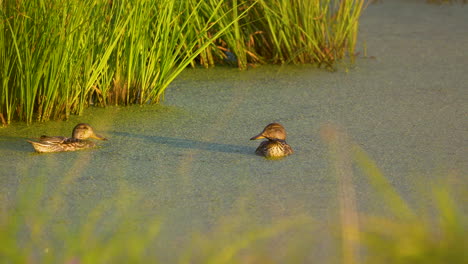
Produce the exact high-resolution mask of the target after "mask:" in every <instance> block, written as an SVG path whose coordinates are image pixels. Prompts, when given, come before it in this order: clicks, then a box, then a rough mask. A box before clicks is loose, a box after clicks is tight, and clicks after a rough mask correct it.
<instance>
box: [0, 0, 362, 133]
mask: <svg viewBox="0 0 468 264" xmlns="http://www.w3.org/2000/svg"><path fill="white" fill-rule="evenodd" d="M363 3H364V0H322V1H306V0H293V1H286V0H280V1H272V0H256V1H252V0H245V1H241V0H231V1H221V0H210V1H195V0H188V1H174V0H156V1H150V0H142V1H134V0H121V1H108V0H83V1H63V0H52V1H15V2H13V1H2V2H1V5H0V6H1V10H0V11H1V13H0V19H1V23H0V30H1V36H0V41H1V43H0V48H1V50H0V63H1V64H2V66H3V67H2V70H0V74H1V78H2V82H1V90H0V92H1V94H0V119H1V120H2V123H3V124H4V125H5V124H9V123H10V122H11V121H12V120H20V121H25V122H27V123H31V122H33V121H46V120H49V119H51V118H52V119H61V118H65V119H66V118H67V117H68V116H69V115H70V114H82V113H83V110H84V109H85V108H86V107H87V106H89V105H98V106H106V105H128V104H146V103H157V102H159V101H160V100H161V99H162V98H163V95H164V91H165V89H166V88H167V87H168V86H169V84H170V83H171V82H172V81H173V80H174V79H175V78H176V77H177V76H178V75H179V74H180V73H181V72H182V70H183V69H185V68H186V67H187V66H189V65H191V66H195V65H196V61H198V62H199V63H200V64H201V65H203V66H205V67H210V66H213V65H215V64H216V63H226V62H227V63H231V64H236V65H237V66H238V68H240V69H246V68H247V67H248V65H249V64H252V63H254V64H255V63H317V64H319V65H321V64H326V65H328V66H329V67H332V65H333V63H334V62H335V61H336V60H337V59H340V58H342V57H343V56H345V54H346V53H348V54H353V51H354V47H355V44H356V36H357V29H358V20H359V17H360V14H361V11H362V9H363Z"/></svg>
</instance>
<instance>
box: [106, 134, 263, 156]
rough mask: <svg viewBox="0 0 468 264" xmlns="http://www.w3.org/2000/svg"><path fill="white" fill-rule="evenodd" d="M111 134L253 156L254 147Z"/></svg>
mask: <svg viewBox="0 0 468 264" xmlns="http://www.w3.org/2000/svg"><path fill="white" fill-rule="evenodd" d="M111 134H114V135H117V136H122V137H129V138H141V139H144V140H146V141H150V142H153V143H157V144H162V145H168V146H171V147H176V148H183V149H199V150H208V151H214V152H224V153H239V154H247V155H255V147H247V146H240V145H232V144H223V143H215V142H206V141H198V140H191V139H183V138H173V137H162V136H148V135H138V134H132V133H126V132H112V133H111Z"/></svg>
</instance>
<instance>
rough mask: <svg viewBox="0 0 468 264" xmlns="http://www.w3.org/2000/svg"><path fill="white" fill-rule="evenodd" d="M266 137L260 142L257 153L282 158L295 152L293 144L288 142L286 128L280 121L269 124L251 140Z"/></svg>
mask: <svg viewBox="0 0 468 264" xmlns="http://www.w3.org/2000/svg"><path fill="white" fill-rule="evenodd" d="M260 138H266V139H267V140H266V141H263V142H262V143H260V146H258V148H257V150H255V153H256V154H257V155H260V156H264V157H266V158H281V157H285V156H288V155H291V154H293V153H294V151H293V150H292V148H291V146H289V145H288V143H286V130H285V129H284V127H283V126H282V125H281V124H279V123H271V124H269V125H267V126H266V127H265V128H264V129H263V131H262V132H261V133H260V134H258V135H256V136H254V137H252V138H251V139H250V140H255V139H260Z"/></svg>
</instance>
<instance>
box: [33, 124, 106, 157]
mask: <svg viewBox="0 0 468 264" xmlns="http://www.w3.org/2000/svg"><path fill="white" fill-rule="evenodd" d="M88 138H94V139H99V140H107V139H106V138H105V137H103V136H100V135H98V134H96V133H94V130H93V128H92V127H91V126H90V125H88V124H85V123H81V124H78V125H76V126H75V128H73V134H72V137H70V138H67V137H62V136H53V137H49V136H41V137H40V138H39V141H30V140H28V142H29V143H31V144H32V146H33V147H34V150H35V151H36V152H40V153H42V152H63V151H75V150H81V149H87V148H92V147H95V146H96V144H95V143H94V142H92V141H89V140H87V139H88Z"/></svg>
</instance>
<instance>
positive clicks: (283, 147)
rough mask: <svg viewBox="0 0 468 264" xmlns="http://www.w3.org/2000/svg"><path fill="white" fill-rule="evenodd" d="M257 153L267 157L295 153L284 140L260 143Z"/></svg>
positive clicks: (278, 156)
mask: <svg viewBox="0 0 468 264" xmlns="http://www.w3.org/2000/svg"><path fill="white" fill-rule="evenodd" d="M255 153H256V154H257V155H260V156H264V157H267V158H281V157H285V156H288V155H291V154H293V153H294V151H293V150H292V148H291V146H289V144H288V143H286V141H284V140H267V141H263V142H262V143H260V146H258V148H257V149H256V150H255Z"/></svg>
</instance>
